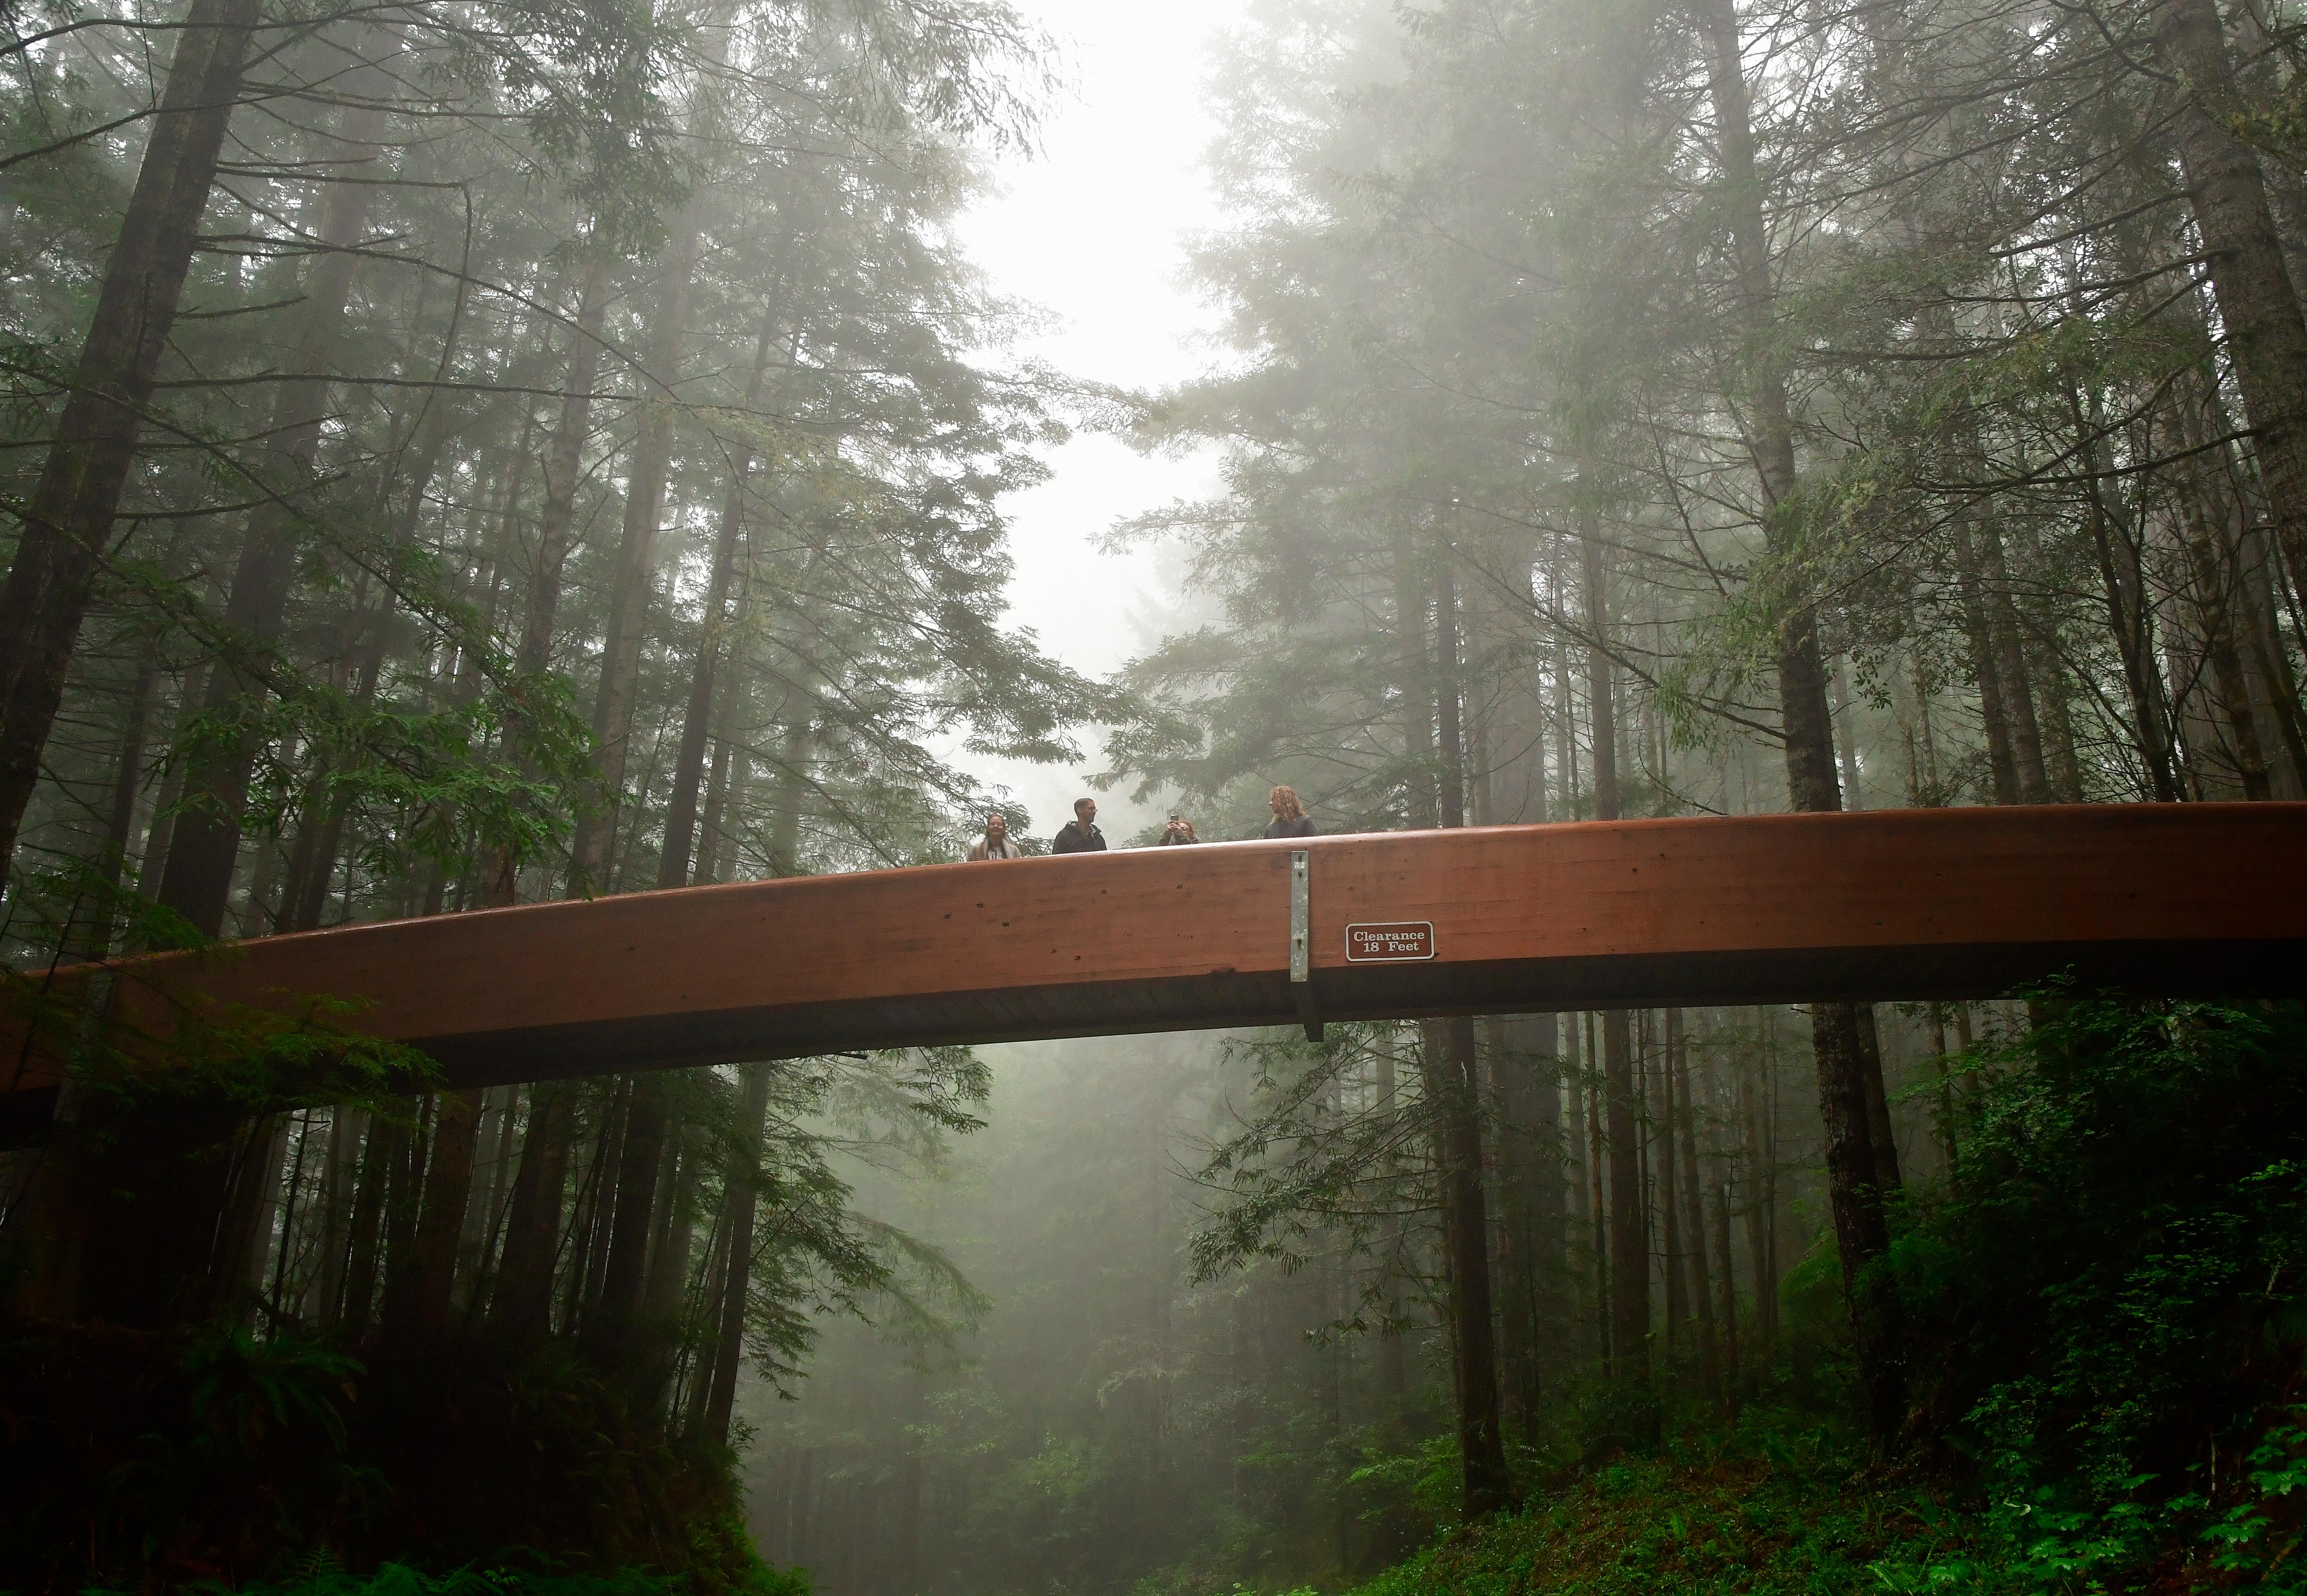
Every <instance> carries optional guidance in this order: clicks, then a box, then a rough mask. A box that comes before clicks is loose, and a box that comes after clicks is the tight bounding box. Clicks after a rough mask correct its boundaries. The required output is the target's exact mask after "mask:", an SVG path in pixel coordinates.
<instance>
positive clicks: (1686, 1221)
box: [1667, 1009, 1730, 1390]
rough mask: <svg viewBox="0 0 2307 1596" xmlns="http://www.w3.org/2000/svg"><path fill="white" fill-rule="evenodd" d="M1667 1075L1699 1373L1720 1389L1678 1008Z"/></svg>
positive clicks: (1694, 1114)
mask: <svg viewBox="0 0 2307 1596" xmlns="http://www.w3.org/2000/svg"><path fill="white" fill-rule="evenodd" d="M1667 1036H1668V1049H1667V1051H1668V1057H1667V1071H1668V1077H1669V1079H1670V1082H1671V1085H1672V1090H1673V1094H1674V1097H1675V1100H1676V1103H1677V1112H1678V1113H1679V1115H1680V1118H1681V1133H1682V1134H1681V1144H1682V1146H1681V1151H1682V1180H1681V1183H1680V1184H1681V1192H1682V1202H1683V1221H1682V1233H1683V1236H1684V1238H1685V1251H1686V1252H1687V1254H1688V1257H1689V1265H1690V1298H1691V1306H1692V1308H1693V1309H1694V1310H1695V1312H1696V1315H1697V1320H1698V1361H1699V1369H1700V1371H1701V1372H1702V1375H1703V1377H1704V1379H1705V1382H1706V1386H1707V1388H1708V1389H1709V1390H1720V1386H1721V1378H1722V1365H1721V1352H1720V1337H1719V1336H1718V1335H1717V1334H1716V1331H1715V1326H1714V1292H1713V1289H1712V1280H1713V1272H1712V1270H1711V1268H1710V1267H1709V1260H1708V1258H1707V1256H1706V1253H1707V1246H1706V1230H1707V1226H1706V1206H1707V1205H1706V1188H1705V1186H1704V1185H1703V1183H1702V1181H1701V1180H1700V1177H1699V1163H1698V1101H1697V1099H1696V1098H1695V1097H1694V1096H1693V1095H1692V1094H1691V1073H1692V1072H1691V1068H1690V1039H1689V1037H1688V1036H1687V1035H1686V1034H1684V1031H1683V1028H1682V1014H1681V1011H1680V1010H1678V1009H1668V1011H1667ZM1669 1152H1671V1149H1669ZM1721 1257H1722V1266H1723V1267H1724V1268H1725V1269H1728V1267H1729V1266H1730V1255H1729V1254H1728V1253H1727V1252H1726V1253H1723V1254H1722V1255H1721Z"/></svg>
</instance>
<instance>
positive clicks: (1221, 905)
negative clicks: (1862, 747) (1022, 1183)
mask: <svg viewBox="0 0 2307 1596" xmlns="http://www.w3.org/2000/svg"><path fill="white" fill-rule="evenodd" d="M107 968H108V969H109V971H110V979H109V982H108V984H109V991H108V995H107V998H106V1002H107V1005H108V1021H107V1023H109V1024H111V1025H115V1026H116V1027H121V1028H124V1030H125V1031H127V1032H128V1033H129V1034H137V1035H142V1036H145V1037H151V1038H165V1037H166V1036H167V1034H168V1033H169V1032H170V1031H171V1030H172V1029H173V1028H174V1027H175V1026H176V1025H179V1024H181V1023H182V1017H183V1016H184V1015H185V1014H186V1013H188V1012H199V1011H202V1010H209V1009H213V1008H216V1007H217V1006H219V1005H225V1006H243V1007H253V1008H260V1009H266V1010H271V1011H276V1012H279V1013H283V1014H288V1015H296V1014H300V1013H303V1012H305V1011H308V1010H310V1009H311V1008H313V1006H314V1005H315V1003H316V1001H318V1000H329V999H339V1000H341V999H351V1000H356V1001H357V1002H358V1003H359V1004H360V1005H362V1007H361V1008H359V1009H358V1011H357V1013H356V1015H355V1016H354V1017H353V1018H352V1019H351V1020H350V1022H349V1023H351V1024H352V1025H355V1026H356V1027H357V1028H359V1029H361V1030H364V1031H367V1032H369V1033H372V1034H377V1035H381V1036H385V1037H390V1038H393V1039H396V1040H399V1041H402V1042H407V1043H414V1044H416V1045H417V1046H419V1047H422V1048H423V1049H424V1050H425V1051H427V1052H428V1053H430V1054H431V1055H432V1056H433V1058H434V1059H435V1060H438V1061H439V1063H440V1064H441V1066H442V1070H443V1071H444V1074H445V1076H446V1078H447V1080H448V1081H449V1082H450V1083H451V1084H453V1085H485V1084H497V1083H502V1082H508V1081H525V1080H536V1079H543V1078H549V1077H570V1076H578V1075H586V1074H591V1073H595V1072H598V1071H604V1070H618V1069H636V1068H659V1067H671V1066H678V1065H690V1064H705V1063H715V1062H724V1061H728V1060H744V1059H776V1058H794V1057H804V1056H809V1055H812V1054H820V1053H828V1052H833V1051H856V1050H862V1049H875V1048H893V1047H904V1046H914V1045H925V1044H931V1043H981V1042H1004V1041H1015V1040H1021V1039H1025V1038H1033V1037H1052V1036H1082V1035H1093V1034H1114V1033H1125V1032H1145V1031H1169V1030H1187V1029H1203V1028H1209V1027H1216V1026H1235V1025H1277V1024H1290V1023H1303V1024H1306V1025H1308V1026H1309V1027H1311V1026H1318V1025H1320V1023H1321V1022H1323V1021H1324V1020H1325V1019H1328V1020H1342V1019H1363V1018H1378V1017H1419V1016H1428V1015H1440V1014H1466V1013H1526V1012H1536V1011H1543V1010H1547V1009H1564V1008H1614V1007H1635V1006H1656V1005H1667V1004H1679V1005H1684V1006H1700V1005H1708V1004H1745V1003H1762V1002H1780V1001H1792V1002H1799V1001H1809V1000H1827V999H1878V1000H1880V999H1925V998H1956V997H1973V998H1977V997H1987V996H1992V995H1994V994H1997V993H2000V992H2003V991H2008V990H2009V989H2010V988H2011V986H2013V985H2014V984H2016V983H2019V982H2025V981H2028V980H2031V979H2034V978H2037V977H2040V976H2044V975H2047V974H2053V973H2054V972H2058V971H2061V970H2069V969H2071V970H2072V971H2074V972H2075V974H2077V975H2078V976H2079V977H2080V979H2081V980H2082V981H2084V982H2111V983H2116V982H2119V983H2125V984H2129V985H2131V986H2133V987H2137V988H2140V989H2142V990H2153V991H2164V992H2171V993H2188V992H2200V993H2226V994H2235V995H2266V996H2298V995H2302V994H2307V804H2277V803H2251V804H2243V803H2236V804H2174V805H2154V804H2122V805H2103V806H2093V807H2083V808H2042V809H1962V810H1917V811H1890V812H1877V813H1867V814H1848V815H1771V816H1756V817H1750V818H1737V819H1670V820H1634V821H1625V822H1593V823H1581V824H1564V825H1553V826H1517V827H1496V828H1472V829H1466V830H1448V831H1418V832H1404V833H1388V834H1382V835H1363V836H1350V837H1316V838H1311V839H1308V840H1305V841H1302V842H1289V841H1284V842H1248V843H1225V844H1216V845H1203V846H1198V847H1186V848H1147V849H1143V850H1136V851H1132V852H1126V853H1111V854H1087V855H1083V854H1076V855H1071V856H1068V857H1064V858H1051V859H1028V860H1019V861H1014V862H989V863H982V864H946V865H931V866H926V867H922V868H917V869H910V870H890V871H870V872H865V873H861V874H854V875H843V876H811V877H802V878H797V879H793V880H777V881H755V882H745V883H741V884H736V885H731V886H721V887H699V888H688V889H684V890H679V891H670V892H648V893H637V894H633V895H630V896H628V897H608V898H599V899H595V900H593V901H590V902H572V903H553V904H538V905H528V906H523V907H519V908H510V909H496V910H487V911H481V912H476V913H470V914H451V915H442V916H437V917H434V918H431V919H423V920H404V921H393V922H383V923H379V924H369V925H356V926H346V927H343V928H340V929H338V930H333V931H312V932H306V933H304V934H300V935H296V936H285V937H273V938H267V939H263V940H257V941H252V942H247V943H242V944H238V945H236V946H233V947H230V948H223V949H219V950H217V951H214V952H210V953H207V954H202V955H163V956H157V957H147V958H142V959H134V960H129V961H124V962H123V963H122V964H120V965H116V966H109V967H107ZM90 974H91V971H90V967H87V966H83V967H82V968H81V969H80V970H77V971H71V972H65V973H64V974H62V975H61V976H59V977H58V978H57V980H58V982H59V986H58V988H57V995H59V996H69V994H70V991H71V989H72V988H73V987H74V986H76V985H77V984H78V983H80V982H86V981H88V980H89V979H90ZM19 1007H20V1008H21V1007H22V1005H21V1004H20V1006H19ZM60 1007H61V1008H66V1009H68V1008H71V1007H72V1005H70V1004H64V1005H62V1006H60ZM78 1024H79V1031H78V1034H82V1035H85V1034H87V1032H86V1024H87V1022H86V1021H85V1020H82V1021H80V1022H78ZM0 1045H5V1046H6V1048H7V1050H8V1051H7V1053H6V1055H4V1057H6V1058H8V1059H11V1060H13V1071H12V1073H13V1079H10V1078H9V1077H6V1076H0V1088H6V1087H11V1086H13V1102H11V1100H10V1099H9V1098H8V1097H5V1096H0V1118H5V1119H7V1120H13V1122H14V1123H15V1124H17V1125H19V1126H21V1125H24V1124H26V1123H27V1122H29V1121H32V1120H45V1118H46V1107H45V1105H46V1103H47V1101H48V1100H49V1099H51V1098H52V1097H53V1094H54V1088H55V1086H56V1082H57V1081H58V1080H59V1079H60V1078H61V1075H62V1072H63V1068H64V1066H63V1063H62V1062H61V1055H62V1054H63V1053H64V1051H66V1050H65V1043H64V1041H63V1040H62V1033H61V1032H60V1031H59V1029H58V1028H56V1027H54V1026H51V1027H48V1028H47V1029H40V1028H39V1027H35V1026H32V1025H30V1024H29V1022H28V1021H27V1019H26V1017H25V1016H24V1015H23V1014H22V1013H19V1014H18V1015H16V1016H15V1017H13V1018H12V1019H6V1020H0ZM26 1094H33V1095H26ZM11 1110H13V1111H11Z"/></svg>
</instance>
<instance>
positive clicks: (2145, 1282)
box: [1886, 999, 2307, 1591]
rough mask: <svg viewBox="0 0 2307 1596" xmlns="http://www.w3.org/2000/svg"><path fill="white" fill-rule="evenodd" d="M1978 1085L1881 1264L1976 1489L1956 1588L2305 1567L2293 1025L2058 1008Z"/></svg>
mask: <svg viewBox="0 0 2307 1596" xmlns="http://www.w3.org/2000/svg"><path fill="white" fill-rule="evenodd" d="M1965 1074H1966V1089H1965V1091H1964V1092H1963V1094H1962V1108H1961V1111H1960V1118H1959V1122H1958V1137H1959V1145H1960V1154H1961V1155H1960V1161H1959V1167H1958V1169H1957V1171H1956V1173H1955V1175H1954V1177H1953V1179H1952V1180H1950V1181H1949V1182H1947V1183H1946V1184H1945V1185H1944V1186H1943V1188H1936V1189H1933V1190H1929V1191H1925V1192H1923V1193H1920V1194H1917V1197H1916V1198H1915V1199H1914V1203H1913V1206H1912V1208H1911V1210H1910V1212H1909V1214H1908V1216H1907V1217H1908V1223H1906V1224H1905V1225H1904V1227H1903V1229H1902V1232H1901V1235H1900V1240H1899V1242H1898V1245H1897V1248H1896V1250H1895V1252H1894V1255H1893V1257H1892V1258H1891V1261H1890V1267H1891V1269H1892V1271H1893V1272H1894V1276H1895V1280H1896V1283H1897V1285H1898V1289H1899V1292H1900V1299H1901V1300H1902V1303H1903V1305H1904V1308H1905V1311H1906V1314H1907V1318H1908V1332H1909V1334H1910V1337H1911V1341H1910V1344H1911V1345H1912V1346H1913V1347H1914V1348H1915V1373H1916V1376H1917V1384H1916V1388H1917V1398H1918V1408H1917V1419H1916V1429H1917V1435H1918V1437H1919V1438H1920V1439H1922V1440H1923V1441H1925V1442H1935V1443H1936V1444H1938V1445H1940V1446H1943V1448H1944V1449H1945V1450H1946V1451H1948V1452H1951V1453H1952V1454H1956V1455H1957V1456H1958V1457H1960V1458H1963V1459H1968V1460H1969V1461H1970V1462H1971V1463H1974V1464H1975V1465H1976V1468H1977V1479H1978V1483H1979V1486H1980V1488H1981V1489H1982V1491H1983V1493H1984V1497H1985V1528H1986V1531H1987V1536H1986V1543H1985V1544H1986V1547H1987V1550H1986V1553H1985V1558H1984V1560H1981V1559H1979V1558H1970V1559H1967V1560H1963V1561H1962V1562H1961V1566H1960V1578H1961V1580H1963V1581H1966V1582H1968V1583H1970V1584H1972V1585H1975V1586H1977V1588H1982V1589H1985V1588H2003V1587H2005V1586H2007V1587H2008V1588H2011V1589H2023V1590H2030V1591H2031V1590H2045V1591H2050V1590H2068V1589H2071V1590H2088V1589H2097V1588H2101V1587H2102V1586H2103V1585H2105V1584H2106V1583H2107V1582H2118V1583H2119V1582H2121V1581H2123V1580H2124V1579H2129V1578H2133V1577H2143V1576H2144V1571H2145V1570H2147V1569H2148V1567H2149V1566H2160V1567H2162V1568H2164V1569H2165V1572H2166V1573H2169V1574H2174V1575H2176V1574H2180V1573H2183V1572H2187V1571H2198V1572H2203V1573H2207V1574H2208V1573H2211V1572H2217V1573H2219V1574H2221V1575H2226V1576H2227V1577H2230V1578H2241V1577H2244V1576H2251V1577H2253V1578H2257V1577H2259V1576H2260V1575H2266V1574H2268V1573H2270V1572H2278V1571H2279V1570H2281V1569H2285V1568H2287V1567H2288V1560H2287V1559H2288V1554H2289V1549H2290V1548H2291V1546H2292V1545H2293V1543H2294V1540H2295V1538H2296V1536H2297V1533H2298V1523H2299V1512H2298V1508H2297V1506H2296V1505H2295V1504H2294V1497H2297V1496H2299V1494H2300V1493H2299V1490H2298V1488H2299V1486H2300V1484H2301V1483H2302V1480H2303V1479H2307V1476H2301V1475H2299V1474H2297V1473H2296V1472H2295V1470H2296V1469H2297V1467H2298V1465H2297V1463H2296V1462H2295V1460H2296V1459H2297V1457H2298V1455H2299V1452H2300V1430H2299V1429H2298V1425H2297V1420H2296V1418H2295V1416H2294V1414H2293V1413H2292V1412H2289V1411H2288V1410H2289V1404H2291V1403H2295V1402H2297V1401H2299V1400H2300V1398H2301V1397H2302V1396H2303V1395H2307V1392H2303V1391H2302V1389H2301V1386H2302V1379H2301V1375H2302V1355H2303V1352H2307V1274H2303V1266H2307V1035H2303V1031H2302V1026H2301V1019H2300V1014H2299V1011H2298V1009H2297V1008H2295V1007H2275V1006H2268V1007H2265V1008H2242V1007H2235V1006H2230V1005H2220V1004H2209V1003H2155V1004H2146V1003H2136V1002H2128V1001H2121V1000H2113V999H2089V1000H2055V999H2054V1000H2053V1001H2051V1002H2049V1003H2047V1004H2046V1005H2045V1012H2044V1023H2043V1024H2041V1025H2038V1026H2037V1028H2036V1029H2035V1030H2034V1031H2033V1033H2032V1034H2029V1035H2028V1036H2026V1037H2024V1038H2023V1039H2021V1040H2020V1041H2019V1042H2018V1043H2016V1044H2015V1045H2014V1046H2012V1047H2011V1048H2010V1049H2009V1050H2007V1051H2003V1052H2001V1053H1998V1054H1991V1055H1987V1056H1985V1057H1981V1058H1978V1059H1976V1060H1970V1061H1968V1065H1967V1068H1966V1071H1965ZM1991 1570H1999V1573H1994V1574H1993V1576H1992V1577H1990V1571H1991ZM1956 1572H1957V1570H1956V1569H1955V1568H1954V1567H1953V1566H1948V1567H1943V1568H1940V1569H1938V1570H1937V1571H1936V1572H1935V1574H1934V1573H1932V1571H1930V1570H1908V1571H1906V1572H1904V1573H1891V1574H1889V1575H1886V1580H1887V1583H1892V1584H1893V1586H1894V1588H1912V1589H1925V1588H1941V1587H1942V1586H1943V1578H1944V1577H1946V1576H1951V1575H1954V1574H1955V1573H1956ZM2278 1577H2289V1576H2288V1575H2280V1574H2279V1572H2278ZM1925 1579H1928V1580H1931V1581H1934V1582H1936V1583H1917V1581H1923V1580H1925ZM1998 1582H1999V1583H1998ZM2270 1588H2275V1587H2270Z"/></svg>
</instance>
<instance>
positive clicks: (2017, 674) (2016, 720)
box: [1978, 520, 2051, 803]
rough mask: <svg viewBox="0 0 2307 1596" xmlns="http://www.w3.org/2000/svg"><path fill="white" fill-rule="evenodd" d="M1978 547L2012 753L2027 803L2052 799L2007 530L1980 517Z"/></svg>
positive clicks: (1987, 615)
mask: <svg viewBox="0 0 2307 1596" xmlns="http://www.w3.org/2000/svg"><path fill="white" fill-rule="evenodd" d="M1978 547H1979V552H1980V553H1981V555H1982V556H1983V560H1984V565H1983V571H1984V574H1985V580H1986V588H1985V601H1986V624H1987V635H1988V636H1989V637H1990V638H1992V639H1994V674H1995V678H1996V680H1997V681H1999V682H2001V683H2002V684H2003V714H2004V716H2005V718H2006V719H2007V721H2008V722H2009V725H2010V728H2011V759H2012V761H2013V763H2014V764H2015V766H2016V767H2017V773H2018V777H2019V798H2020V802H2022V803H2048V802H2050V801H2051V781H2050V775H2049V769H2048V767H2047V766H2046V764H2045V760H2044V757H2043V726H2042V722H2041V720H2040V718H2039V717H2038V716H2037V715H2036V713H2035V683H2034V677H2033V673H2032V672H2030V671H2029V670H2028V662H2027V648H2026V638H2025V627H2024V625H2023V624H2022V623H2021V622H2020V619H2019V605H2018V601H2017V600H2016V599H2015V598H2014V597H2012V596H2011V566H2010V562H2008V560H2007V559H2005V557H2004V554H2003V533H2002V531H2001V530H2000V529H1999V528H1997V527H1996V526H1995V525H1994V522H1993V521H1992V520H1985V521H1981V522H1980V523H1979V528H1978Z"/></svg>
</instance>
